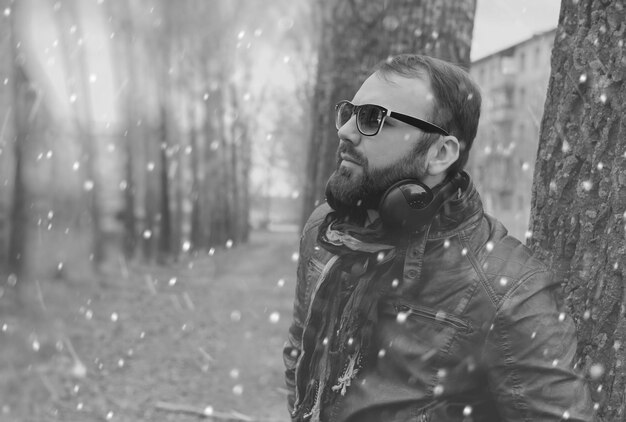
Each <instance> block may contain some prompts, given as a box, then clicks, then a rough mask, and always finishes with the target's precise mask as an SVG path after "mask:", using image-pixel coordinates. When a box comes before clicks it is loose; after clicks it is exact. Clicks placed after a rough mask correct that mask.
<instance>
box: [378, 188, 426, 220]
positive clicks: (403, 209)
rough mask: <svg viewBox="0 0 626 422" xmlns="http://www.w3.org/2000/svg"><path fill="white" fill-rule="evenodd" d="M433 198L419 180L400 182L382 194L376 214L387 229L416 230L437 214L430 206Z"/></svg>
mask: <svg viewBox="0 0 626 422" xmlns="http://www.w3.org/2000/svg"><path fill="white" fill-rule="evenodd" d="M434 197H435V195H434V194H433V191H432V190H430V188H429V187H428V186H426V185H425V184H423V183H422V182H420V181H419V180H415V179H407V180H401V181H400V182H398V183H396V184H394V185H392V186H391V187H390V188H389V189H387V191H386V192H385V193H384V194H383V196H382V198H381V200H380V204H379V206H378V212H379V214H380V218H381V220H382V222H383V224H384V225H385V226H386V227H387V228H390V229H406V230H417V229H418V228H420V227H422V226H424V225H426V224H428V223H430V221H431V220H432V218H433V217H434V216H435V214H436V213H437V209H434V208H435V207H432V206H431V204H432V202H433V199H434ZM437 208H438V207H437ZM433 209H434V210H433Z"/></svg>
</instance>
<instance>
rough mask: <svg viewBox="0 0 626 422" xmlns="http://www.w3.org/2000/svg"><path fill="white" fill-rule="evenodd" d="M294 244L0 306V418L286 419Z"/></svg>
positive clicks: (52, 284)
mask: <svg viewBox="0 0 626 422" xmlns="http://www.w3.org/2000/svg"><path fill="white" fill-rule="evenodd" d="M297 246H298V236H297V234H295V233H282V234H281V233H254V234H253V236H252V239H251V242H250V244H247V245H242V246H239V247H237V246H235V247H233V248H231V249H223V250H218V251H217V252H215V254H214V255H212V256H208V255H205V256H203V257H199V258H196V259H194V260H192V261H188V262H185V263H180V264H177V265H173V266H170V267H146V266H132V267H130V268H128V270H127V272H126V271H118V272H116V273H115V274H111V275H109V276H106V277H103V278H102V279H101V280H99V281H98V282H96V283H81V282H65V281H54V280H51V281H47V282H41V283H39V286H40V289H37V288H36V285H35V286H31V288H30V289H29V291H31V292H32V294H31V295H30V297H31V300H30V305H29V306H28V307H26V308H24V309H22V310H15V309H13V311H10V310H7V309H6V307H4V308H3V307H2V306H0V420H2V421H4V420H7V421H29V422H30V421H35V422H39V421H41V422H44V421H45V422H47V421H64V422H65V421H80V422H91V421H109V420H110V421H133V422H135V421H195V420H200V419H202V418H203V415H202V414H197V413H194V412H195V411H199V412H202V411H203V410H205V409H206V413H207V415H210V414H211V412H212V415H213V416H208V417H207V419H208V420H212V419H215V420H217V418H216V417H215V416H218V417H222V416H226V415H229V416H233V417H234V416H236V417H237V418H239V419H240V420H245V418H246V417H250V418H253V419H254V420H275V421H287V420H288V417H287V412H286V410H285V409H286V407H285V396H284V389H283V386H284V383H283V367H282V360H281V347H282V344H283V341H284V339H285V334H286V331H287V327H288V324H289V320H290V316H291V306H292V303H291V300H292V297H293V292H294V288H295V268H296V261H295V258H297V257H295V256H294V253H295V252H296V251H297ZM1 304H2V302H0V305H1ZM168 407H171V408H173V409H177V410H172V409H171V410H166V409H165V408H168ZM187 410H190V411H193V412H187ZM220 420H223V419H220ZM232 420H236V418H233V419H232Z"/></svg>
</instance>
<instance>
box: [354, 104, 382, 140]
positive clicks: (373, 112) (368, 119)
mask: <svg viewBox="0 0 626 422" xmlns="http://www.w3.org/2000/svg"><path fill="white" fill-rule="evenodd" d="M382 120H383V111H382V110H381V109H380V108H378V107H376V106H372V105H364V106H362V107H361V109H360V110H359V113H358V115H357V123H358V127H359V130H360V131H361V133H363V135H374V134H375V133H376V132H378V127H379V126H380V122H381V121H382Z"/></svg>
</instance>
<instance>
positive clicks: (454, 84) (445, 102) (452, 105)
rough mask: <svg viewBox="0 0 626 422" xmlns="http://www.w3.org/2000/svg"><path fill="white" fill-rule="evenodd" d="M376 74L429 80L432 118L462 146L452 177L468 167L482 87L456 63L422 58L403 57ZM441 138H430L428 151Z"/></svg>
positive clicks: (382, 65)
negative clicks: (431, 97)
mask: <svg viewBox="0 0 626 422" xmlns="http://www.w3.org/2000/svg"><path fill="white" fill-rule="evenodd" d="M374 72H375V73H378V74H379V75H380V76H382V77H383V78H385V77H386V76H388V75H399V76H402V77H405V78H420V79H422V80H425V79H426V78H427V79H428V82H430V87H431V89H432V91H433V96H434V104H433V115H432V116H428V118H429V119H431V120H432V122H433V123H435V124H436V125H438V126H440V127H442V128H444V129H445V130H447V131H448V133H450V135H454V136H456V138H457V139H458V140H459V142H460V144H461V145H460V153H459V158H458V159H457V160H456V161H455V162H454V164H452V165H451V166H450V168H449V169H448V174H454V173H456V172H458V171H460V170H462V169H463V167H465V165H466V164H467V160H468V158H469V152H470V149H471V148H472V143H473V142H474V138H475V137H476V131H477V129H478V120H479V119H480V105H481V96H480V90H479V88H478V85H476V83H475V82H474V81H473V80H472V79H471V77H470V75H469V74H468V73H467V72H466V71H465V70H463V69H462V68H460V67H459V66H456V65H454V64H452V63H448V62H446V61H443V60H439V59H435V58H433V57H428V56H423V55H419V54H401V55H398V56H393V57H390V58H389V59H387V60H384V61H382V62H380V63H379V64H378V65H377V66H376V67H375V68H374ZM438 138H439V136H429V137H427V138H426V142H427V143H429V145H428V147H430V145H432V143H434V142H435V141H436V140H437V139H438Z"/></svg>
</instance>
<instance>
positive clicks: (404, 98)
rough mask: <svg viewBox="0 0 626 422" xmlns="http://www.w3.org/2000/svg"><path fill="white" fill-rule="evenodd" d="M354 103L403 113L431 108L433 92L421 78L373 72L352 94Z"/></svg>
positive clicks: (428, 84) (425, 110)
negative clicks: (378, 106) (375, 105)
mask: <svg viewBox="0 0 626 422" xmlns="http://www.w3.org/2000/svg"><path fill="white" fill-rule="evenodd" d="M352 102H353V103H354V104H357V105H358V104H377V105H380V106H383V107H386V108H388V109H390V110H393V111H397V112H405V113H409V114H411V113H413V114H414V113H415V112H416V111H424V112H428V111H430V110H431V107H432V102H433V94H432V91H431V89H430V83H429V82H428V81H425V80H424V79H423V78H407V77H404V76H399V75H385V76H384V77H383V76H382V75H380V74H379V73H374V74H373V75H371V76H370V77H369V78H367V79H366V80H365V82H364V83H363V85H361V88H359V90H358V91H357V93H356V94H355V95H354V98H353V100H352Z"/></svg>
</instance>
